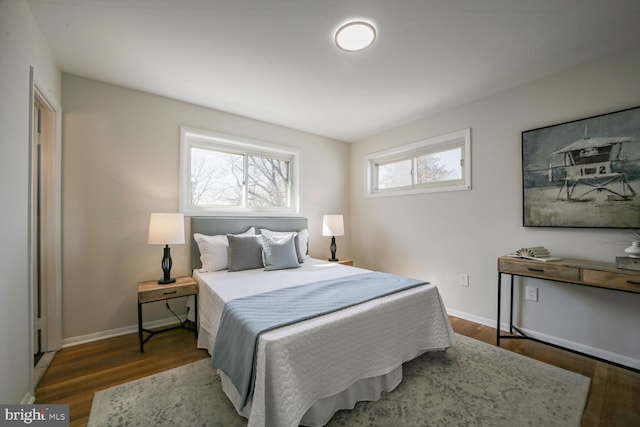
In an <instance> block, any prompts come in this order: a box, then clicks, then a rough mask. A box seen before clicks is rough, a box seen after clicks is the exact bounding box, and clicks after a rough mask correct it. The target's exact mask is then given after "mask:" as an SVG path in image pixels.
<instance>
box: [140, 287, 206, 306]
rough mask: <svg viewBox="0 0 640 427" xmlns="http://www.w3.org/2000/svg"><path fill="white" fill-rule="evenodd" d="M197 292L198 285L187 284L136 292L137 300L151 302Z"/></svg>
mask: <svg viewBox="0 0 640 427" xmlns="http://www.w3.org/2000/svg"><path fill="white" fill-rule="evenodd" d="M197 293H198V285H197V284H193V285H187V286H179V287H168V288H166V289H162V288H160V289H151V290H148V291H145V292H140V293H138V301H139V302H141V303H142V302H151V301H159V300H164V299H169V298H178V297H184V296H187V295H194V294H197Z"/></svg>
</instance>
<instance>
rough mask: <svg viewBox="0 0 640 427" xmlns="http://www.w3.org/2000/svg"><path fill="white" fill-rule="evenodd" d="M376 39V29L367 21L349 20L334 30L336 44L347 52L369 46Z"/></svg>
mask: <svg viewBox="0 0 640 427" xmlns="http://www.w3.org/2000/svg"><path fill="white" fill-rule="evenodd" d="M375 39H376V29H375V27H374V26H373V25H372V24H370V23H369V22H365V21H351V22H347V23H346V24H344V25H342V26H341V27H340V28H338V31H336V37H335V41H336V46H338V47H339V48H340V49H342V50H346V51H349V52H357V51H359V50H362V49H366V48H367V47H369V46H371V45H372V44H373V42H374V41H375Z"/></svg>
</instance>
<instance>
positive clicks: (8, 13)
mask: <svg viewBox="0 0 640 427" xmlns="http://www.w3.org/2000/svg"><path fill="white" fill-rule="evenodd" d="M0 28H1V29H2V31H1V35H0V58H2V59H0V94H2V96H0V188H1V190H0V206H2V209H0V224H2V225H1V226H0V271H1V272H2V279H0V280H1V282H0V403H20V402H24V401H28V399H29V398H30V396H31V393H32V391H33V390H32V384H31V371H32V368H33V354H32V346H31V341H32V337H33V332H32V331H31V319H30V314H31V312H30V305H31V303H30V289H29V286H30V284H29V280H30V279H29V173H30V172H29V162H30V159H29V146H30V142H29V110H30V109H31V108H32V105H31V100H30V99H29V67H31V66H33V67H34V76H35V79H36V80H37V81H38V82H39V83H41V84H42V85H43V86H44V87H46V88H48V89H49V91H50V92H49V94H48V96H50V98H52V99H54V100H56V101H58V100H59V99H60V91H61V88H60V71H59V70H58V68H57V66H56V64H55V61H54V59H53V57H52V55H51V52H50V51H49V49H48V47H47V44H46V42H45V40H44V38H43V37H42V34H41V33H40V30H39V28H38V26H37V24H36V23H35V20H34V19H33V17H32V15H31V10H30V9H29V6H28V5H27V3H26V2H24V1H22V0H0Z"/></svg>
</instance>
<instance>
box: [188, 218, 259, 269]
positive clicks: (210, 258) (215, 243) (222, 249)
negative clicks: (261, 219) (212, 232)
mask: <svg viewBox="0 0 640 427" xmlns="http://www.w3.org/2000/svg"><path fill="white" fill-rule="evenodd" d="M255 234H256V230H255V228H253V227H251V228H249V229H248V230H247V231H245V232H244V233H241V234H239V235H240V236H242V235H255ZM193 238H194V240H195V241H196V243H197V244H198V249H199V250H200V262H201V264H202V268H201V269H200V271H203V272H204V271H218V270H225V269H226V268H227V267H228V266H229V240H228V239H227V236H225V235H216V236H207V235H205V234H199V233H196V234H194V235H193Z"/></svg>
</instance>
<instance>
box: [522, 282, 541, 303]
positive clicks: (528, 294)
mask: <svg viewBox="0 0 640 427" xmlns="http://www.w3.org/2000/svg"><path fill="white" fill-rule="evenodd" d="M525 299H526V300H527V301H534V302H538V288H536V287H535V286H527V287H526V288H525Z"/></svg>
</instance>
